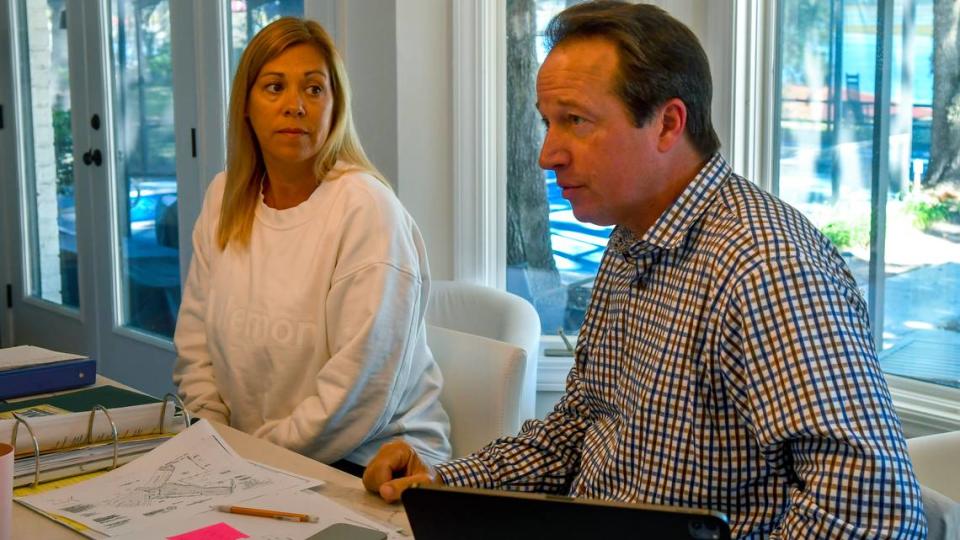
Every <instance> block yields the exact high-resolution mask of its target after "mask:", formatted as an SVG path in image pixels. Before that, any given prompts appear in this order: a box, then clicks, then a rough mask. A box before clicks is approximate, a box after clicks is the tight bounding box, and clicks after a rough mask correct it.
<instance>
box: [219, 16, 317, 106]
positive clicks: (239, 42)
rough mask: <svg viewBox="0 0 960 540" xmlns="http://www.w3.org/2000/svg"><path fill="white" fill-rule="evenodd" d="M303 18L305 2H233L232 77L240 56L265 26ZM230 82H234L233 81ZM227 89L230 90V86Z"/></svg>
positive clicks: (231, 27)
mask: <svg viewBox="0 0 960 540" xmlns="http://www.w3.org/2000/svg"><path fill="white" fill-rule="evenodd" d="M291 15H292V16H295V17H303V0H232V1H231V2H230V24H229V26H228V31H229V38H228V43H229V44H230V75H231V78H232V76H233V73H234V71H236V69H237V64H239V63H240V55H242V54H243V50H244V49H245V48H246V47H247V43H249V42H250V40H251V39H253V36H255V35H256V34H257V32H259V31H260V30H261V29H262V28H263V27H264V26H266V25H268V24H270V23H271V22H273V21H275V20H277V19H279V18H280V17H285V16H291ZM230 82H233V81H232V80H231V81H230ZM227 88H230V86H229V85H228V86H227Z"/></svg>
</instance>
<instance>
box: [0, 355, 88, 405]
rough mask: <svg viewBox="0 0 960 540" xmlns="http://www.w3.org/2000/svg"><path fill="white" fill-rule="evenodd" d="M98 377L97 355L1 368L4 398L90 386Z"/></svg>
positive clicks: (1, 395)
mask: <svg viewBox="0 0 960 540" xmlns="http://www.w3.org/2000/svg"><path fill="white" fill-rule="evenodd" d="M96 380H97V361H96V360H94V359H93V358H79V359H75V360H63V361H60V362H53V363H50V364H40V365H37V366H27V367H22V368H15V369H7V370H3V371H0V399H10V398H15V397H20V396H29V395H31V394H43V393H46V392H57V391H59V390H68V389H71V388H77V387H80V386H89V385H91V384H93V383H94V382H96Z"/></svg>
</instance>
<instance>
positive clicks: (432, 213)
mask: <svg viewBox="0 0 960 540" xmlns="http://www.w3.org/2000/svg"><path fill="white" fill-rule="evenodd" d="M401 6H402V9H401ZM450 17H451V14H450V2H438V1H437V0H397V21H396V28H397V117H398V126H397V132H398V135H399V137H398V139H397V147H398V175H397V179H398V188H399V189H398V194H399V195H400V200H402V201H403V204H404V205H405V206H406V207H407V209H408V210H409V212H410V213H411V215H413V217H414V219H416V220H417V224H418V225H419V226H420V230H421V232H422V233H423V237H424V241H425V242H426V244H427V253H428V255H429V257H430V270H431V273H432V276H433V279H452V277H453V219H454V216H453V210H452V209H453V190H452V187H453V123H452V112H453V111H452V80H451V75H452V70H451V65H450V62H451V49H452V47H451V41H450V40H451V34H450V24H451V18H450Z"/></svg>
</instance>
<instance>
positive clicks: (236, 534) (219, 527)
mask: <svg viewBox="0 0 960 540" xmlns="http://www.w3.org/2000/svg"><path fill="white" fill-rule="evenodd" d="M238 538H250V537H249V536H247V535H245V534H243V533H242V532H240V531H238V530H236V529H234V528H233V527H231V526H229V525H227V524H226V523H217V524H216V525H210V526H209V527H203V528H202V529H197V530H195V531H190V532H185V533H183V534H178V535H176V536H168V537H167V540H237V539H238Z"/></svg>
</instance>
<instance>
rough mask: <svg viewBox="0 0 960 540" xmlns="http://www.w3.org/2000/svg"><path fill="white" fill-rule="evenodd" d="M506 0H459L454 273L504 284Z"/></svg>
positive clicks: (455, 29)
mask: <svg viewBox="0 0 960 540" xmlns="http://www.w3.org/2000/svg"><path fill="white" fill-rule="evenodd" d="M505 17H506V2H505V0H496V1H485V2H475V1H473V0H454V2H453V11H452V19H453V21H452V23H453V24H452V26H453V31H452V36H453V37H452V40H453V65H454V75H453V132H454V150H453V170H454V185H453V199H454V200H453V215H454V238H453V268H454V279H455V280H458V281H471V282H475V283H480V284H483V285H487V286H492V287H497V288H501V289H502V288H503V287H505V286H506V245H505V239H506V156H505V155H506V152H505V147H506V144H505V140H506V135H505V132H506V34H505V22H504V21H505Z"/></svg>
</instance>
